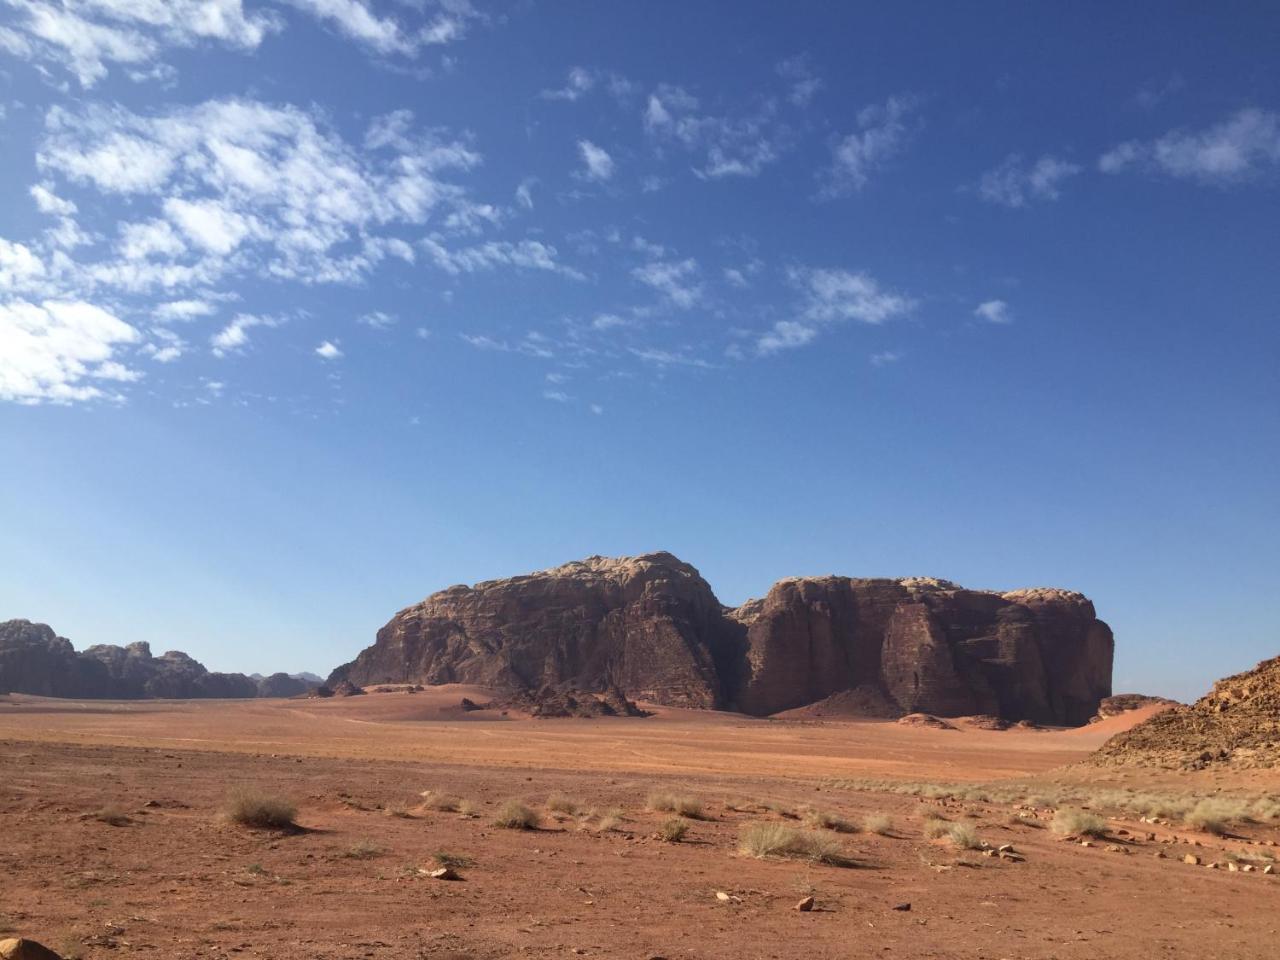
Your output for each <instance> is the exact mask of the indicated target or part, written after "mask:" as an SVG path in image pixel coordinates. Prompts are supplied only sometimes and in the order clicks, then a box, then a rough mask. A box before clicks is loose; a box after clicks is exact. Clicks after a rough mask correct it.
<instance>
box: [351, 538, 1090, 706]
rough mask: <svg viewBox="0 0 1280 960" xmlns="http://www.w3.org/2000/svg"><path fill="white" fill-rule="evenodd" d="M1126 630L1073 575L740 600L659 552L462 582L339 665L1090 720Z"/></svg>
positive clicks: (362, 680)
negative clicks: (1054, 584)
mask: <svg viewBox="0 0 1280 960" xmlns="http://www.w3.org/2000/svg"><path fill="white" fill-rule="evenodd" d="M1112 647H1113V643H1112V637H1111V631H1110V629H1109V628H1108V627H1107V625H1106V624H1105V623H1102V622H1101V621H1100V620H1098V619H1097V618H1096V616H1095V614H1094V609H1093V605H1092V604H1091V603H1090V602H1089V601H1088V600H1087V599H1085V598H1084V597H1082V596H1081V595H1079V594H1076V593H1071V592H1069V591H1065V590H1049V589H1036V590H1022V591H1014V592H1011V593H1005V594H996V593H986V592H980V591H973V590H964V589H962V588H960V587H958V586H956V585H955V584H952V583H948V582H946V581H942V580H930V579H923V578H917V579H906V580H870V579H850V578H848V577H820V578H805V579H788V580H783V581H780V582H779V583H777V584H776V585H775V586H774V587H773V589H771V590H770V591H769V593H768V595H767V596H766V597H764V599H761V600H751V601H748V602H747V603H745V604H743V605H742V606H741V607H739V608H737V609H728V608H725V607H722V606H721V605H720V604H719V603H718V602H717V601H716V599H715V596H714V595H713V594H712V592H711V588H710V587H709V586H708V585H707V583H706V581H704V580H703V579H702V578H701V577H700V576H699V575H698V572H697V571H696V570H694V568H693V567H691V566H689V565H688V564H685V563H682V562H681V561H680V560H678V559H676V558H675V557H673V556H672V555H671V554H668V553H656V554H648V555H645V556H641V557H630V558H620V559H616V560H610V559H606V558H602V557H592V558H590V559H588V560H584V561H581V562H578V563H570V564H566V565H564V566H561V567H556V568H554V569H552V570H547V571H543V572H542V573H535V574H531V575H529V576H524V577H515V578H512V579H509V580H495V581H490V582H487V583H481V584H477V585H476V586H475V587H450V588H449V589H448V590H444V591H441V592H440V593H437V594H434V595H432V596H430V597H428V598H427V599H426V600H424V601H423V602H422V603H419V604H417V605H415V606H413V607H409V608H407V609H405V610H402V611H400V613H398V614H396V616H395V617H393V618H392V619H391V621H390V622H389V623H388V624H387V625H386V626H385V627H383V628H382V629H381V630H380V631H378V635H377V639H376V642H375V643H374V644H373V646H371V647H369V648H367V649H366V650H364V651H363V652H362V653H361V654H360V655H359V656H358V657H357V658H356V660H355V661H353V662H352V663H350V664H347V665H345V666H343V667H339V668H338V670H336V671H335V672H334V674H333V676H332V677H331V678H330V679H331V681H336V680H339V679H350V680H352V681H354V682H356V683H359V684H371V683H385V682H392V683H409V682H413V683H449V682H468V683H476V684H482V685H487V686H494V687H498V688H504V689H511V690H530V689H536V688H539V687H543V686H555V685H562V684H567V683H571V684H573V685H575V686H577V687H579V688H581V689H585V690H604V689H607V688H608V687H609V686H616V687H617V688H618V689H620V690H621V691H622V692H623V693H624V694H625V695H626V696H628V697H631V698H633V699H637V700H647V701H651V702H656V703H665V704H670V705H677V706H691V707H725V708H732V709H738V710H742V711H744V712H747V713H752V714H757V715H766V714H771V713H776V712H778V711H781V710H786V709H789V708H792V707H798V706H803V705H805V704H809V703H813V702H814V701H817V700H821V699H823V698H825V697H828V696H831V695H833V694H836V693H839V692H841V691H845V690H851V689H854V688H872V689H875V690H878V691H880V692H881V693H882V694H883V695H884V696H885V697H886V698H887V699H888V700H889V701H890V702H891V703H893V704H896V705H897V707H898V708H899V709H900V710H901V711H902V712H903V713H911V712H917V711H919V712H927V713H933V714H941V715H944V716H957V715H964V714H974V713H990V714H995V715H999V716H1003V717H1005V718H1007V719H1010V720H1023V719H1026V720H1035V721H1038V722H1042V723H1062V724H1081V723H1085V722H1086V721H1087V720H1088V719H1089V717H1090V716H1092V715H1093V714H1094V712H1095V711H1096V709H1097V706H1098V702H1099V701H1100V700H1101V699H1102V698H1103V697H1105V696H1107V695H1109V694H1110V692H1111V658H1112Z"/></svg>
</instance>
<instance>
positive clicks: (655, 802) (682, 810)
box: [645, 790, 704, 820]
mask: <svg viewBox="0 0 1280 960" xmlns="http://www.w3.org/2000/svg"><path fill="white" fill-rule="evenodd" d="M645 806H646V807H648V808H649V809H650V810H652V811H653V812H654V813H674V814H677V815H678V816H681V817H688V818H689V819H690V820H701V819H703V817H704V814H703V811H702V801H701V800H699V799H698V798H697V797H685V796H680V795H679V794H674V793H666V792H664V791H661V790H655V791H654V792H653V793H651V794H649V797H648V799H647V800H646V801H645Z"/></svg>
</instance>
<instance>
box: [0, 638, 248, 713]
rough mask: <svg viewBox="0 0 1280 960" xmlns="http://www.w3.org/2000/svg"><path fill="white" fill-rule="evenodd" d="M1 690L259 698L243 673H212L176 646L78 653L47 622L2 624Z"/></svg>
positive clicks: (37, 693) (101, 695)
mask: <svg viewBox="0 0 1280 960" xmlns="http://www.w3.org/2000/svg"><path fill="white" fill-rule="evenodd" d="M0 693H28V694H33V695H35V696H42V697H78V698H84V699H113V700H137V699H142V698H146V697H165V698H172V699H193V698H208V697H217V698H228V699H230V698H241V697H256V696H257V695H258V685H257V683H255V682H254V681H253V680H251V679H250V678H249V677H246V676H245V675H244V674H241V673H212V672H210V671H209V670H206V669H205V667H204V665H203V664H201V663H199V662H198V661H196V660H194V659H192V658H191V657H189V656H187V655H186V654H185V653H182V652H181V651H178V650H170V651H168V652H167V653H164V654H162V655H160V656H158V657H155V656H152V654H151V647H150V646H148V645H147V644H145V643H131V644H129V645H128V646H126V647H116V646H105V645H100V646H93V647H89V648H87V649H85V650H83V651H81V652H79V653H77V652H76V650H75V648H74V647H73V646H72V644H71V641H70V640H68V639H66V638H65V637H59V636H58V635H57V634H55V633H54V632H53V629H52V628H51V627H49V626H48V625H47V624H43V623H32V622H31V621H29V620H9V621H7V622H4V623H0Z"/></svg>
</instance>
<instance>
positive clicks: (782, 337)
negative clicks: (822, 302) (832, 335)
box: [756, 320, 818, 355]
mask: <svg viewBox="0 0 1280 960" xmlns="http://www.w3.org/2000/svg"><path fill="white" fill-rule="evenodd" d="M817 335H818V331H817V330H816V329H815V328H814V327H812V326H809V325H808V324H804V323H800V322H799V321H797V320H779V321H778V322H777V323H775V324H774V325H773V327H772V329H770V330H769V331H768V332H766V333H764V334H763V335H762V336H761V337H760V338H759V339H758V340H756V352H757V353H760V354H762V355H767V354H770V353H777V352H778V351H779V350H788V349H791V348H792V347H803V346H804V345H805V344H806V343H809V342H810V341H811V340H813V338H814V337H816V336H817Z"/></svg>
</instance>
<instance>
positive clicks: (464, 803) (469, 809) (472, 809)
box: [458, 800, 480, 820]
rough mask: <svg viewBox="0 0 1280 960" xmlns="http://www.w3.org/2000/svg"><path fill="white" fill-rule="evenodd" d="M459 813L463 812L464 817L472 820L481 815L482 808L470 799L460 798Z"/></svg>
mask: <svg viewBox="0 0 1280 960" xmlns="http://www.w3.org/2000/svg"><path fill="white" fill-rule="evenodd" d="M458 813H459V814H461V815H462V816H463V817H466V818H467V819H468V820H472V819H474V818H476V817H478V816H480V808H479V807H477V806H476V805H475V804H474V803H472V802H471V801H470V800H459V801H458Z"/></svg>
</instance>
